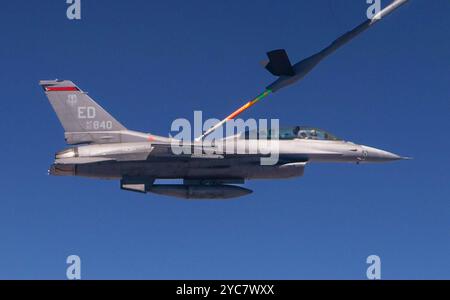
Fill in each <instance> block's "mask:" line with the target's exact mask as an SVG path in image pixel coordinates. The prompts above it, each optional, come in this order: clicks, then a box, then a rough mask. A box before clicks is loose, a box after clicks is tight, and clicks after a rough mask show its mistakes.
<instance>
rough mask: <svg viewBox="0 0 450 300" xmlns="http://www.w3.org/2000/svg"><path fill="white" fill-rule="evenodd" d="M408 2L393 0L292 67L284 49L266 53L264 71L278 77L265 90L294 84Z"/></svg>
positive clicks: (405, 0)
mask: <svg viewBox="0 0 450 300" xmlns="http://www.w3.org/2000/svg"><path fill="white" fill-rule="evenodd" d="M407 1H408V0H395V1H393V2H392V3H391V4H390V5H388V6H387V7H385V8H384V9H383V10H381V11H380V12H379V13H377V14H376V15H375V16H374V17H373V18H372V19H368V20H367V21H365V22H364V23H362V24H360V25H359V26H357V27H355V28H354V29H353V30H351V31H349V32H347V33H345V34H344V35H342V36H341V37H339V38H338V39H336V40H335V41H334V42H333V43H331V44H330V45H329V46H328V47H326V48H325V49H323V50H322V51H320V52H318V53H316V54H314V55H312V56H310V57H308V58H306V59H304V60H302V61H300V62H298V63H296V64H294V65H292V64H291V62H290V60H289V57H288V55H287V53H286V51H285V50H284V49H278V50H274V51H271V52H268V53H267V56H268V57H269V60H268V61H266V63H265V67H266V69H267V70H268V71H269V72H270V73H272V74H273V75H275V76H279V78H278V79H277V80H275V81H274V82H273V83H272V84H270V85H269V86H267V90H270V91H272V92H277V91H278V90H280V89H282V88H284V87H287V86H289V85H291V84H294V83H296V82H298V81H300V80H301V79H303V77H305V76H306V75H307V74H308V73H309V72H311V70H312V69H314V67H315V66H316V65H317V64H319V63H320V62H321V61H322V60H323V59H324V58H326V57H327V56H328V55H330V54H332V53H333V52H335V51H336V50H337V49H339V48H340V47H341V46H343V45H345V44H346V43H348V42H349V41H350V40H352V39H353V38H355V37H356V36H358V35H359V34H361V33H362V32H364V31H365V30H367V29H368V28H370V27H371V26H372V25H373V24H375V23H376V22H378V21H379V20H381V19H382V18H384V17H385V16H387V15H389V14H390V13H392V12H393V11H394V10H395V9H397V8H398V7H400V6H401V5H403V4H404V3H406V2H407Z"/></svg>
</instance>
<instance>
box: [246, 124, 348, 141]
mask: <svg viewBox="0 0 450 300" xmlns="http://www.w3.org/2000/svg"><path fill="white" fill-rule="evenodd" d="M275 134H278V139H280V140H294V139H302V140H320V141H341V139H339V138H337V137H336V136H334V135H332V134H331V133H329V132H326V131H325V130H322V129H319V128H313V127H305V126H294V127H284V128H280V130H279V132H276V131H272V130H269V131H267V130H260V131H257V130H248V131H245V132H244V133H243V134H242V135H241V138H243V139H246V140H251V139H276V138H277V137H276V136H274V135H275Z"/></svg>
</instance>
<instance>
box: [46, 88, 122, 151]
mask: <svg viewBox="0 0 450 300" xmlns="http://www.w3.org/2000/svg"><path fill="white" fill-rule="evenodd" d="M39 84H40V85H41V86H42V88H43V89H44V91H45V94H46V95H47V97H48V99H49V101H50V104H51V105H52V107H53V109H54V110H55V112H56V115H57V116H58V118H59V121H60V122H61V124H62V126H63V127H64V130H65V137H66V141H67V143H69V144H81V143H92V142H101V141H102V140H104V141H105V142H111V141H108V138H109V139H111V136H114V135H110V134H108V133H112V132H114V131H115V132H117V131H122V130H126V128H125V127H124V126H123V125H122V124H120V123H119V122H118V121H117V120H116V119H114V117H112V116H111V115H110V114H109V113H108V112H107V111H105V110H104V109H103V108H102V107H101V106H100V105H98V104H97V103H96V102H95V101H94V100H92V98H91V97H89V96H88V95H87V94H86V93H85V92H83V91H82V90H81V89H79V88H78V87H77V86H76V85H75V84H74V83H73V82H72V81H68V80H42V81H40V82H39Z"/></svg>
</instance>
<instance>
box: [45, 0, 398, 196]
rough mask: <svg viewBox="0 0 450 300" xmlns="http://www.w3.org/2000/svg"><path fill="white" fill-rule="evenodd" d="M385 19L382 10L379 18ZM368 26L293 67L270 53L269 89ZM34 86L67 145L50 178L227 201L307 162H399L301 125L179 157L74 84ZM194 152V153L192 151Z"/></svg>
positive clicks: (164, 141)
mask: <svg viewBox="0 0 450 300" xmlns="http://www.w3.org/2000/svg"><path fill="white" fill-rule="evenodd" d="M404 2H405V0H397V1H394V4H395V5H394V6H393V5H390V6H389V7H388V8H387V9H388V13H389V12H391V11H392V10H393V9H395V8H396V7H398V6H400V5H401V4H402V3H404ZM385 15H387V13H386V10H384V13H383V11H382V12H380V16H379V17H382V16H385ZM372 22H373V21H372ZM370 24H372V23H371V21H368V22H365V23H363V24H362V25H360V26H358V27H357V28H356V29H355V30H353V31H351V32H349V33H347V34H345V35H344V36H343V37H341V38H339V39H338V40H337V41H335V42H334V43H333V44H332V45H331V46H330V47H331V48H330V47H328V48H326V49H325V50H323V51H321V52H319V53H318V54H317V55H315V56H312V57H313V59H311V58H310V59H307V60H305V61H306V62H307V63H305V62H303V63H302V62H300V63H299V64H297V65H295V66H294V67H292V66H291V65H290V63H289V62H288V60H287V56H286V55H285V53H284V52H283V51H278V52H273V53H271V54H269V58H270V62H269V65H268V66H267V68H268V70H269V71H271V72H272V73H273V74H274V75H277V76H280V77H279V79H278V80H277V81H276V82H275V83H273V84H272V85H271V88H272V89H273V90H279V89H280V88H282V87H284V86H287V85H289V84H292V83H293V82H295V81H298V80H299V79H301V78H303V76H304V75H305V74H306V73H307V72H309V71H310V70H311V69H312V67H313V66H314V65H316V64H317V63H318V62H319V61H320V60H321V59H323V58H324V57H325V56H327V55H329V54H330V52H331V51H334V50H336V49H337V48H338V46H340V45H342V44H344V43H345V42H347V41H348V40H349V39H350V38H353V37H354V36H355V35H356V34H358V33H360V32H362V31H364V29H366V28H367V27H368V26H370ZM306 65H307V66H308V67H305V66H306ZM40 85H41V86H42V88H43V89H44V91H45V93H46V95H47V97H48V99H49V101H50V103H51V105H52V107H53V109H54V110H55V112H56V114H57V116H58V118H59V120H60V122H61V124H62V126H63V127H64V130H65V139H66V142H67V143H68V144H69V145H74V146H73V147H71V148H68V149H66V150H63V151H60V152H58V153H56V157H55V162H54V163H53V165H52V166H51V168H50V170H49V174H51V175H62V176H83V177H90V178H98V179H117V180H120V187H121V188H122V189H124V190H128V191H134V192H141V193H147V192H151V193H156V194H161V195H167V196H173V197H178V198H184V199H228V198H235V197H240V196H244V195H247V194H249V193H251V192H252V191H251V190H249V189H246V188H243V187H240V186H237V184H244V182H245V180H248V179H283V178H291V177H299V176H302V175H303V173H304V169H305V166H306V165H307V164H310V163H314V162H337V163H340V162H346V163H348V162H353V163H358V164H359V163H380V162H389V161H395V160H400V159H405V158H403V157H401V156H399V155H396V154H393V153H390V152H387V151H383V150H380V149H376V148H372V147H368V146H364V145H357V144H354V143H352V142H348V141H344V140H341V139H339V138H337V137H335V136H334V135H332V134H330V133H328V132H326V131H323V130H321V129H317V128H311V127H304V126H293V127H289V128H282V129H279V130H276V131H266V132H254V131H244V132H241V133H238V134H237V135H233V136H230V137H226V138H224V139H221V140H218V141H215V142H214V143H212V144H207V145H205V144H204V143H203V141H193V142H189V143H186V142H185V143H184V144H183V146H187V147H188V148H189V149H190V150H192V151H190V153H182V154H178V153H174V151H173V145H174V144H175V145H177V144H180V143H181V141H178V140H175V139H173V138H167V137H161V136H156V135H153V134H148V133H142V132H137V131H132V130H128V129H127V128H126V127H125V126H123V125H122V124H121V123H119V122H118V121H117V120H116V119H115V118H114V117H112V116H111V115H110V114H109V113H108V112H107V111H105V110H104V109H103V108H102V107H101V106H100V105H98V104H97V103H96V102H95V101H94V100H93V99H92V98H90V97H89V96H88V94H87V93H85V92H83V91H82V90H81V89H80V88H79V87H78V86H76V85H75V84H74V83H73V82H71V81H68V80H42V81H40ZM262 136H264V138H267V140H266V142H267V143H266V144H265V146H263V147H265V148H266V149H265V150H268V149H269V150H270V149H272V148H273V147H275V146H276V151H277V155H278V159H277V161H276V163H275V164H273V165H262V164H261V159H262V158H264V157H267V155H266V154H264V155H263V154H259V153H270V151H252V149H253V150H255V149H256V148H257V147H260V145H259V143H258V142H259V139H260V138H261V137H262ZM230 145H232V147H230ZM197 148H200V149H201V151H195V150H196V149H197ZM242 149H245V151H240V150H242ZM198 153H200V155H199V154H198ZM157 179H182V180H183V184H155V180H157Z"/></svg>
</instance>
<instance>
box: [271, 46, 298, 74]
mask: <svg viewBox="0 0 450 300" xmlns="http://www.w3.org/2000/svg"><path fill="white" fill-rule="evenodd" d="M267 56H268V57H269V61H268V63H267V64H266V65H265V67H266V69H267V70H268V71H269V72H270V73H272V74H273V75H275V76H294V75H295V72H294V69H293V68H292V64H291V62H290V60H289V57H288V55H287V53H286V51H285V50H284V49H278V50H273V51H270V52H268V53H267Z"/></svg>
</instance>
